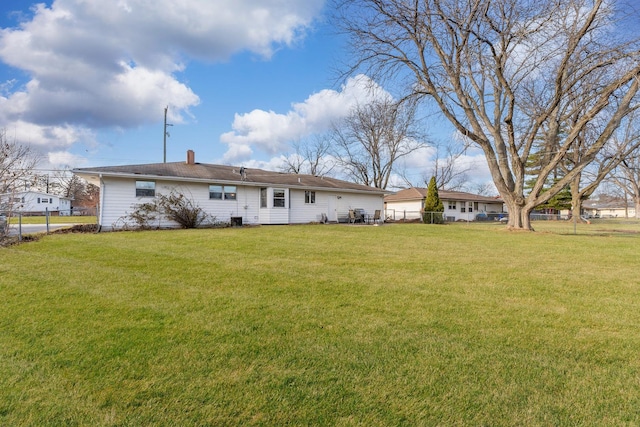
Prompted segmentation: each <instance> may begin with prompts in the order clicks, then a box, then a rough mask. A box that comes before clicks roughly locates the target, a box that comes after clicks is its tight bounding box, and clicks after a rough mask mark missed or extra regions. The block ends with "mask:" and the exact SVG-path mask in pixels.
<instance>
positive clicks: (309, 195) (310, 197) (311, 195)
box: [304, 191, 316, 204]
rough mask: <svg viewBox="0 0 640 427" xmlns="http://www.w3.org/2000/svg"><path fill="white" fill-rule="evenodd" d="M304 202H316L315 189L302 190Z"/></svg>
mask: <svg viewBox="0 0 640 427" xmlns="http://www.w3.org/2000/svg"><path fill="white" fill-rule="evenodd" d="M304 202H305V203H307V204H314V203H315V202H316V192H315V191H305V192H304Z"/></svg>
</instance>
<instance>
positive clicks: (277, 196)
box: [273, 188, 286, 208]
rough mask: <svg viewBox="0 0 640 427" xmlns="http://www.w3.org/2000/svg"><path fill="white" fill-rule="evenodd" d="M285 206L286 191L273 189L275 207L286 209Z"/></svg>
mask: <svg viewBox="0 0 640 427" xmlns="http://www.w3.org/2000/svg"><path fill="white" fill-rule="evenodd" d="M285 206H286V205H285V191H284V189H282V188H274V189H273V207H274V208H284V207H285Z"/></svg>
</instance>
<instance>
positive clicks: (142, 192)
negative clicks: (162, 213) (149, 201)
mask: <svg viewBox="0 0 640 427" xmlns="http://www.w3.org/2000/svg"><path fill="white" fill-rule="evenodd" d="M155 195H156V183H155V181H136V197H155Z"/></svg>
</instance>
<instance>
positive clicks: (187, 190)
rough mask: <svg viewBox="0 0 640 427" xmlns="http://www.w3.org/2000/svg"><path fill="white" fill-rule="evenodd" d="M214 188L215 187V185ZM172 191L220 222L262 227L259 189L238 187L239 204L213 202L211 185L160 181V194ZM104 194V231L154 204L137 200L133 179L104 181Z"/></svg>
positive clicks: (165, 224) (101, 217)
mask: <svg viewBox="0 0 640 427" xmlns="http://www.w3.org/2000/svg"><path fill="white" fill-rule="evenodd" d="M212 184H213V183H212ZM172 190H175V191H176V192H178V193H181V194H184V195H185V196H186V197H188V198H190V199H191V200H192V201H194V202H195V203H196V204H197V205H198V206H200V207H201V208H202V209H203V210H204V211H205V212H206V213H207V214H209V215H211V216H213V217H215V219H216V221H220V222H229V221H230V220H231V217H242V223H243V224H256V223H258V209H257V206H258V202H259V192H258V189H257V188H252V187H237V193H236V200H210V199H209V184H208V183H184V182H175V181H160V180H156V194H169V193H171V191H172ZM100 191H101V205H100V206H101V209H100V215H99V218H98V222H99V223H100V224H101V225H102V226H103V228H104V229H106V230H109V229H111V228H112V227H115V228H121V227H122V226H124V225H125V224H128V225H134V224H133V223H132V222H131V221H126V216H127V215H129V214H130V213H131V212H133V211H134V209H135V206H136V205H139V204H142V203H146V202H149V201H151V200H152V199H153V198H151V197H136V183H135V180H132V179H118V178H103V180H102V185H101V188H100ZM152 225H154V226H159V227H177V226H178V224H175V223H173V222H170V221H159V222H157V223H155V224H152Z"/></svg>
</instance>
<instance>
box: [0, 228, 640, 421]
mask: <svg viewBox="0 0 640 427" xmlns="http://www.w3.org/2000/svg"><path fill="white" fill-rule="evenodd" d="M591 225H594V224H591ZM630 227H631V226H630ZM538 228H539V229H540V228H541V227H538ZM639 243H640V241H639V240H638V237H636V235H635V234H633V233H630V232H629V233H622V234H620V235H618V233H616V232H612V233H608V234H606V235H604V234H603V235H599V234H595V235H587V234H578V235H571V234H564V233H562V234H560V233H557V232H548V231H542V232H538V233H514V232H507V231H504V229H503V227H500V226H495V225H493V224H489V225H477V226H472V225H464V224H452V225H446V226H428V225H421V224H406V225H401V224H396V225H385V226H382V227H374V226H346V225H326V226H323V225H317V226H272V227H255V228H246V227H245V228H227V229H212V230H179V231H162V232H157V231H156V232H122V233H101V234H86V235H83V234H65V235H51V236H46V237H44V238H42V239H41V240H39V241H36V242H31V243H27V244H22V245H17V246H12V247H9V248H0V301H2V315H1V316H0V425H11V426H20V425H28V426H73V425H80V426H85V425H87V426H88V425H97V426H141V425H144V426H150V425H153V426H205V425H212V426H220V425H264V426H271V425H278V426H280V425H291V426H294V425H295V426H298V425H329V426H334V425H335V426H355V425H359V426H396V425H406V426H420V425H426V426H431V425H443V426H450V425H460V426H462V425H471V426H479V425H490V426H512V425H519V426H520V425H526V426H530V425H534V426H535V425H544V426H575V425H598V426H602V425H605V426H606V425H610V426H620V425H639V424H640V329H639V328H638V325H640V310H639V309H638V307H640V279H639V277H638V259H639V255H640V245H639Z"/></svg>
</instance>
